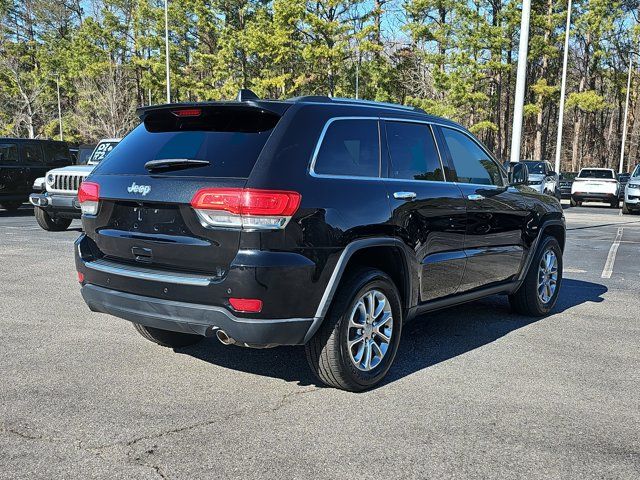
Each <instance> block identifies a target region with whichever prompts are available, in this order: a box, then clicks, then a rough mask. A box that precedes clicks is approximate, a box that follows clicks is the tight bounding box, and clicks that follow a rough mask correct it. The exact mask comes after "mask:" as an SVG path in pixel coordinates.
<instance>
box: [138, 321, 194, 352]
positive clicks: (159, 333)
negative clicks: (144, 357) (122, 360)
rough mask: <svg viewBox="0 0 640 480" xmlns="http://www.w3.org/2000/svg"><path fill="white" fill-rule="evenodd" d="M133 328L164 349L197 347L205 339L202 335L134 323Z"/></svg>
mask: <svg viewBox="0 0 640 480" xmlns="http://www.w3.org/2000/svg"><path fill="white" fill-rule="evenodd" d="M133 326H134V327H135V329H136V330H137V331H138V333H139V334H140V335H142V336H143V337H144V338H146V339H147V340H149V341H150V342H153V343H157V344H158V345H161V346H163V347H169V348H180V347H188V346H190V345H195V344H196V343H198V342H199V341H200V340H202V339H203V338H204V337H202V336H200V335H191V334H189V333H180V332H172V331H170V330H160V329H159V328H153V327H146V326H144V325H140V324H139V323H134V324H133Z"/></svg>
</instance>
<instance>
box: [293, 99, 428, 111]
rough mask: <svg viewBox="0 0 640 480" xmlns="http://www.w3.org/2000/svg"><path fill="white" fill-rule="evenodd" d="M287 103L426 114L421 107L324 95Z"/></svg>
mask: <svg viewBox="0 0 640 480" xmlns="http://www.w3.org/2000/svg"><path fill="white" fill-rule="evenodd" d="M287 101H289V102H293V103H297V102H317V103H345V104H351V105H366V106H371V107H379V108H389V109H394V110H405V111H409V112H420V113H426V112H425V111H424V110H423V109H421V108H419V107H412V106H409V105H400V104H398V103H390V102H376V101H374V100H360V99H356V98H342V97H327V96H324V95H307V96H302V97H293V98H289V99H288V100H287Z"/></svg>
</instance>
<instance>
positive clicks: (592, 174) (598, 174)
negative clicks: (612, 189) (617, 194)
mask: <svg viewBox="0 0 640 480" xmlns="http://www.w3.org/2000/svg"><path fill="white" fill-rule="evenodd" d="M578 178H613V172H612V171H611V170H591V169H586V170H582V171H581V172H580V175H578Z"/></svg>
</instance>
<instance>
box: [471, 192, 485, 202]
mask: <svg viewBox="0 0 640 480" xmlns="http://www.w3.org/2000/svg"><path fill="white" fill-rule="evenodd" d="M467 198H468V199H469V200H473V201H474V202H479V201H480V200H484V197H483V196H482V195H478V194H477V193H473V194H471V195H467Z"/></svg>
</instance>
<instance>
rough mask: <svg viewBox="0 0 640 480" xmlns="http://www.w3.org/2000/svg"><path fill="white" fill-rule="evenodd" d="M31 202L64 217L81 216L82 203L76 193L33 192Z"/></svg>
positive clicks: (30, 197) (30, 196)
mask: <svg viewBox="0 0 640 480" xmlns="http://www.w3.org/2000/svg"><path fill="white" fill-rule="evenodd" d="M29 202H30V203H31V205H33V206H34V207H40V208H43V209H44V210H46V211H47V212H49V213H52V214H54V215H56V216H59V217H64V218H80V217H81V212H80V204H79V203H78V198H77V197H76V196H75V195H60V194H51V193H47V192H45V193H32V194H31V195H29Z"/></svg>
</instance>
